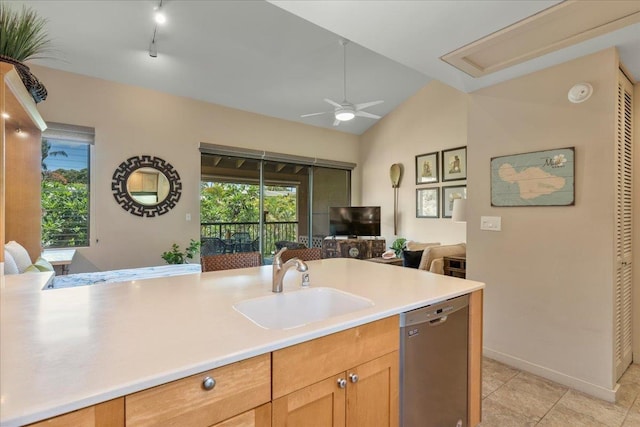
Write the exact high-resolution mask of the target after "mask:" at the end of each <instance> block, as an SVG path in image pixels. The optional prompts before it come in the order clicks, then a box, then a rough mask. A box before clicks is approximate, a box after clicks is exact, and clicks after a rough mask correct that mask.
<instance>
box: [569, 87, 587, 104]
mask: <svg viewBox="0 0 640 427" xmlns="http://www.w3.org/2000/svg"><path fill="white" fill-rule="evenodd" d="M592 93H593V86H591V85H590V84H589V83H585V82H583V83H577V84H575V85H574V86H573V87H572V88H571V89H569V93H568V94H567V98H569V101H570V102H572V103H574V104H579V103H581V102H584V101H586V100H587V99H589V98H590V97H591V94H592Z"/></svg>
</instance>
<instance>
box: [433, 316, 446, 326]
mask: <svg viewBox="0 0 640 427" xmlns="http://www.w3.org/2000/svg"><path fill="white" fill-rule="evenodd" d="M446 321H447V316H442V317H439V318H437V319H433V320H430V321H429V326H440V325H442V324H443V323H444V322H446Z"/></svg>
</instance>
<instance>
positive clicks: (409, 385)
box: [400, 295, 469, 427]
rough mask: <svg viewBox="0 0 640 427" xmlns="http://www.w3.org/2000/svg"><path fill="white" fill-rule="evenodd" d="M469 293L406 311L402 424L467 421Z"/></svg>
mask: <svg viewBox="0 0 640 427" xmlns="http://www.w3.org/2000/svg"><path fill="white" fill-rule="evenodd" d="M468 333H469V296H468V295H465V296H461V297H457V298H452V299H450V300H447V301H444V302H441V303H437V304H433V305H429V306H426V307H422V308H419V309H416V310H412V311H408V312H406V313H402V314H401V315H400V425H401V426H402V427H467V388H468V385H467V354H468V351H467V350H468Z"/></svg>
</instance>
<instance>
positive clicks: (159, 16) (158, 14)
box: [149, 0, 167, 58]
mask: <svg viewBox="0 0 640 427" xmlns="http://www.w3.org/2000/svg"><path fill="white" fill-rule="evenodd" d="M153 19H154V20H155V21H156V25H155V26H154V27H153V37H152V38H151V43H150V44H149V56H150V57H152V58H157V57H158V45H157V44H156V35H157V34H158V24H160V25H162V24H164V23H165V22H167V16H166V15H165V14H164V12H163V11H162V0H160V4H159V5H158V7H156V8H155V13H154V15H153Z"/></svg>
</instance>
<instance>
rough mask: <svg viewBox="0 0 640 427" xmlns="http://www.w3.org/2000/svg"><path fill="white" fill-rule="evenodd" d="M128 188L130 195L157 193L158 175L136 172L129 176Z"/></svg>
mask: <svg viewBox="0 0 640 427" xmlns="http://www.w3.org/2000/svg"><path fill="white" fill-rule="evenodd" d="M127 187H128V190H129V192H130V193H138V192H145V193H157V192H158V173H157V172H155V173H154V172H140V171H136V172H134V173H132V174H131V176H129V179H128V180H127Z"/></svg>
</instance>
